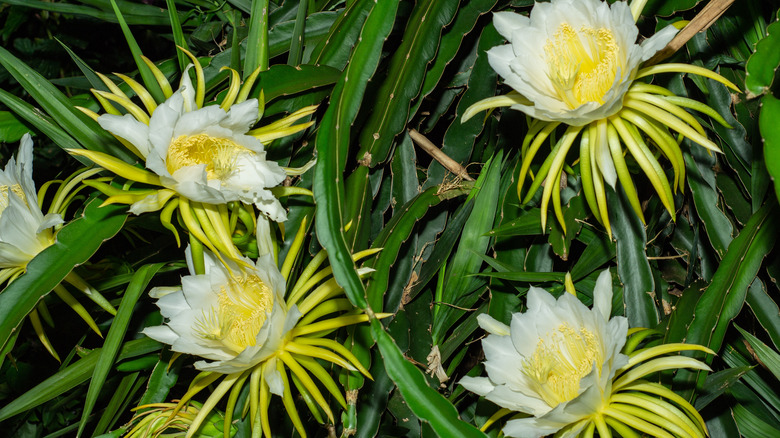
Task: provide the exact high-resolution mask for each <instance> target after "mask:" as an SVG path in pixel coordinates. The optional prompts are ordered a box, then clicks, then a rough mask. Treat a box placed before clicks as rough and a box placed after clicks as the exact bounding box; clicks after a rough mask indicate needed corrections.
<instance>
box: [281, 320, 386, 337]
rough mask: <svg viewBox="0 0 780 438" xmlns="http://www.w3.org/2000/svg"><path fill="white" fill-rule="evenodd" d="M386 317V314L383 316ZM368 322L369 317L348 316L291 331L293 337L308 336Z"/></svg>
mask: <svg viewBox="0 0 780 438" xmlns="http://www.w3.org/2000/svg"><path fill="white" fill-rule="evenodd" d="M383 316H386V314H383ZM366 321H368V315H348V316H339V317H337V318H331V319H326V320H325V321H318V322H315V323H312V324H309V325H307V326H306V327H295V328H294V329H292V330H291V331H290V333H291V336H292V337H297V336H303V335H308V334H311V333H317V332H321V331H325V330H334V329H337V328H341V327H344V326H348V325H353V324H359V323H361V322H366Z"/></svg>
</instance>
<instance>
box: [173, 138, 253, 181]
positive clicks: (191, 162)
mask: <svg viewBox="0 0 780 438" xmlns="http://www.w3.org/2000/svg"><path fill="white" fill-rule="evenodd" d="M243 153H252V151H251V150H249V149H247V148H246V147H244V146H241V145H240V144H238V143H236V142H234V141H233V140H230V139H227V138H219V137H212V136H211V135H208V134H196V135H181V136H179V137H177V138H175V139H174V140H173V141H172V142H171V145H170V147H169V148H168V156H167V158H166V167H167V168H168V172H170V173H171V174H173V173H174V172H176V171H177V170H179V169H181V168H183V167H187V166H195V165H199V164H205V165H206V173H207V177H208V179H210V180H212V179H224V178H226V177H228V176H230V174H231V173H233V171H234V170H235V165H236V158H237V157H238V156H239V155H240V154H243Z"/></svg>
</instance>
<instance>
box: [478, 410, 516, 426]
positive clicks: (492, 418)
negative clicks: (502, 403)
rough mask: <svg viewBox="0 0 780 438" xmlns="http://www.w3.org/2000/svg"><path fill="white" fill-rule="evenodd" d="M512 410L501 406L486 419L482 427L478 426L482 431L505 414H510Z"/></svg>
mask: <svg viewBox="0 0 780 438" xmlns="http://www.w3.org/2000/svg"><path fill="white" fill-rule="evenodd" d="M511 413H512V411H511V410H509V409H507V408H501V409H499V410H497V411H496V413H495V414H493V415H491V416H490V418H488V419H487V421H486V422H485V424H483V425H482V427H480V428H479V430H481V431H482V432H484V431H486V430H488V429H490V426H492V425H493V424H494V423H495V422H496V421H498V420H500V419H502V418H504V417H506V416H507V415H509V414H511Z"/></svg>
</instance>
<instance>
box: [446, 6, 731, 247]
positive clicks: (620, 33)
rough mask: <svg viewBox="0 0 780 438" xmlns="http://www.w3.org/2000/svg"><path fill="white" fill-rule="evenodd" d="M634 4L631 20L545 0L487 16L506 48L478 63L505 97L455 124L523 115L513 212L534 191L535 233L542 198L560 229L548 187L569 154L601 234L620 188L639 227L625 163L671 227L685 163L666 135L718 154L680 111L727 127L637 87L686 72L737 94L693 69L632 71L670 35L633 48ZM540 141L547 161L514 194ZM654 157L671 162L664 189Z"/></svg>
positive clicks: (689, 102)
mask: <svg viewBox="0 0 780 438" xmlns="http://www.w3.org/2000/svg"><path fill="white" fill-rule="evenodd" d="M643 4H644V3H643V2H642V1H639V2H637V1H635V2H634V3H633V5H634V6H635V11H634V12H635V14H634V15H632V13H631V9H630V8H629V6H628V5H627V4H626V3H625V2H623V1H616V2H614V3H612V5H611V6H610V5H609V4H608V3H607V2H605V1H601V0H552V1H550V2H539V3H536V4H535V5H534V7H533V9H532V10H531V15H530V17H525V16H522V15H518V14H515V13H512V12H497V13H495V14H494V16H493V23H494V24H495V27H496V29H497V30H498V32H499V33H500V34H501V35H503V36H504V37H506V39H507V40H509V44H506V45H502V46H497V47H494V48H492V49H490V50H489V51H488V52H487V53H488V61H489V62H490V65H491V67H493V69H494V70H495V71H496V72H497V73H498V74H499V75H500V76H501V77H502V78H503V79H504V82H506V84H507V85H509V86H510V87H512V88H513V91H511V92H510V93H508V94H506V95H502V96H494V97H489V98H486V99H483V100H481V101H479V102H477V103H475V104H473V105H471V106H470V107H469V108H468V109H467V110H466V111H465V112H464V113H463V117H462V119H461V120H462V121H466V120H468V119H469V118H471V117H473V116H474V115H475V114H476V113H478V112H479V111H483V110H486V109H490V108H500V107H510V108H512V109H515V110H519V111H522V112H524V113H526V114H527V115H529V116H531V117H532V119H531V121H530V122H529V127H528V131H527V132H526V135H525V138H524V140H523V143H522V146H521V151H520V153H521V154H522V163H521V166H520V173H519V174H518V178H517V181H518V183H517V194H518V197H520V199H521V201H522V203H523V204H525V203H528V202H530V201H531V200H532V199H533V197H534V195H535V194H536V192H537V190H539V189H540V188H541V186H542V185H543V184H544V190H543V192H542V197H541V202H540V204H539V206H540V208H541V217H542V229H543V230H545V229H546V224H547V210H548V207H549V204H550V201H551V200H552V204H553V205H552V206H553V210H554V212H555V216H556V218H557V219H558V222H559V224H560V225H561V228H562V229H563V231H564V232H565V231H566V224H565V221H564V217H563V216H564V215H563V207H562V204H561V196H560V193H556V194H555V195H553V191H554V188H559V187H560V184H557V181H560V179H561V177H562V176H563V175H564V174H563V169H564V167H565V163H566V160H567V156H568V154H569V151H570V150H571V149H577V148H578V149H579V160H578V161H579V163H578V164H579V174H580V176H581V181H582V192H583V194H584V195H585V199H586V201H587V203H588V206H589V207H590V210H591V211H592V212H593V214H594V215H595V218H596V220H598V221H599V222H601V223H602V224H603V225H604V227H605V228H606V229H607V232H608V233H609V234H610V236H611V234H612V230H611V226H610V220H609V215H608V207H607V195H606V193H607V191H606V189H605V188H606V186H610V187H612V188H613V189H614V188H616V183H618V182H620V185H621V186H622V187H623V189H624V190H625V193H626V196H627V197H628V200H629V203H630V204H631V207H632V208H633V210H634V211H635V212H636V214H637V216H639V218H640V219H641V220H642V221H643V222H644V215H643V212H642V208H641V201H640V199H639V197H638V195H637V190H636V187H635V185H634V180H633V177H632V176H631V172H630V171H629V169H628V165H627V163H626V157H631V158H632V159H633V161H635V162H636V164H637V165H639V167H640V168H641V170H642V171H643V172H644V174H645V175H646V176H647V179H648V180H649V181H650V183H651V184H652V186H653V188H654V189H655V191H656V193H658V196H659V198H660V200H661V203H662V204H663V206H664V207H665V208H666V210H667V211H668V212H669V214H670V215H671V217H672V220H674V218H675V211H676V208H675V206H674V199H673V193H674V192H676V191H677V190H682V189H683V188H684V181H685V162H684V160H683V154H682V151H681V149H680V141H679V140H677V139H676V138H675V137H676V135H677V134H680V135H682V136H684V137H687V138H688V139H690V140H691V141H693V142H695V143H698V144H700V145H701V146H703V147H705V148H707V149H709V150H712V151H715V152H720V149H719V148H718V146H717V145H716V144H715V143H713V142H712V141H710V140H709V139H708V138H707V135H706V133H705V130H704V127H703V126H702V125H701V124H700V123H699V122H698V121H697V119H696V118H695V117H693V116H692V115H690V114H689V113H688V112H687V111H686V109H687V108H690V109H694V110H696V111H699V112H701V113H704V114H707V115H709V116H710V117H711V118H712V119H713V120H715V121H717V122H718V123H720V124H722V125H724V126H727V127H728V124H727V123H726V121H725V120H723V118H722V117H721V116H720V115H719V114H718V113H717V112H716V111H715V110H713V109H712V108H710V107H708V106H706V105H704V104H701V103H699V102H697V101H695V100H693V99H689V98H685V97H679V96H675V95H674V93H672V92H671V91H669V90H667V89H665V88H663V87H660V86H658V85H654V84H648V83H646V82H645V81H642V80H640V79H642V78H645V77H648V76H652V75H654V74H656V73H671V72H679V73H689V74H695V75H699V76H704V77H707V78H710V79H713V80H716V81H718V82H721V83H723V84H725V85H726V86H728V87H730V88H732V89H734V90H737V91H738V90H739V89H738V88H737V87H736V86H735V85H734V84H733V83H731V82H729V81H728V80H727V79H725V78H724V77H722V76H720V75H719V74H717V73H715V72H713V71H711V70H707V69H705V68H703V67H698V66H694V65H688V64H661V65H651V66H641V68H640V64H642V63H643V62H644V61H646V60H648V59H649V58H651V57H652V56H653V55H654V54H655V53H656V52H657V51H659V50H660V49H662V48H663V47H664V46H666V44H667V43H668V42H669V41H671V39H672V38H673V37H674V35H675V34H676V32H677V30H676V28H675V27H673V26H667V27H666V28H664V29H662V30H661V31H659V32H658V33H656V34H655V35H653V36H652V37H650V38H648V39H646V40H644V41H643V42H642V43H641V44H636V40H637V37H638V36H639V31H638V29H637V27H636V24H634V16H638V15H639V12H640V11H641V9H642V6H643ZM564 129H565V131H564ZM556 131H558V132H556ZM675 131H676V134H675ZM577 139H580V141H579V142H577V141H576V140H577ZM545 142H549V143H550V147H551V149H550V153H549V154H548V155H547V156H546V158H544V160H543V162H542V163H541V166H540V167H539V168H537V169H534V173H536V172H538V177H537V178H534V179H533V182H532V183H531V186H530V188H529V189H528V192H527V193H526V194H525V195H523V185H524V184H525V180H526V179H527V177H528V176H529V174H530V173H531V166H532V163H533V162H534V158H535V157H536V156H537V153H538V152H539V151H540V149H541V146H542V144H544V143H545ZM661 157H664V158H666V159H667V160H669V161H670V162H671V164H672V169H673V171H674V180H673V181H672V182H671V184H670V182H669V180H668V179H667V177H666V173H665V171H664V169H663V167H662V166H661V165H660V163H659V161H658V158H661ZM572 165H573V166H576V164H572ZM545 181H546V182H547V183H546V184H545Z"/></svg>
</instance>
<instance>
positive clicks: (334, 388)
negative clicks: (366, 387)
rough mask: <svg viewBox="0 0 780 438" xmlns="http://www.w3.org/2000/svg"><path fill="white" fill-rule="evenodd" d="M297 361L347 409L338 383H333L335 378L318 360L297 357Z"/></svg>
mask: <svg viewBox="0 0 780 438" xmlns="http://www.w3.org/2000/svg"><path fill="white" fill-rule="evenodd" d="M295 360H297V361H298V363H300V364H301V365H303V366H304V368H306V369H307V370H309V372H310V373H312V375H314V377H316V378H317V379H318V380H319V381H320V382H321V383H322V384H323V385H324V386H325V389H327V390H328V392H330V393H331V395H333V397H334V398H335V399H336V401H337V402H338V404H340V405H341V407H342V408H343V409H344V410H346V409H347V401H346V400H345V399H344V394H342V393H341V390H340V389H339V387H338V385H336V382H335V381H333V378H332V377H330V374H328V372H327V371H326V370H325V368H323V367H322V365H320V364H319V363H317V361H316V360H314V359H312V358H310V357H306V356H295Z"/></svg>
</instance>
